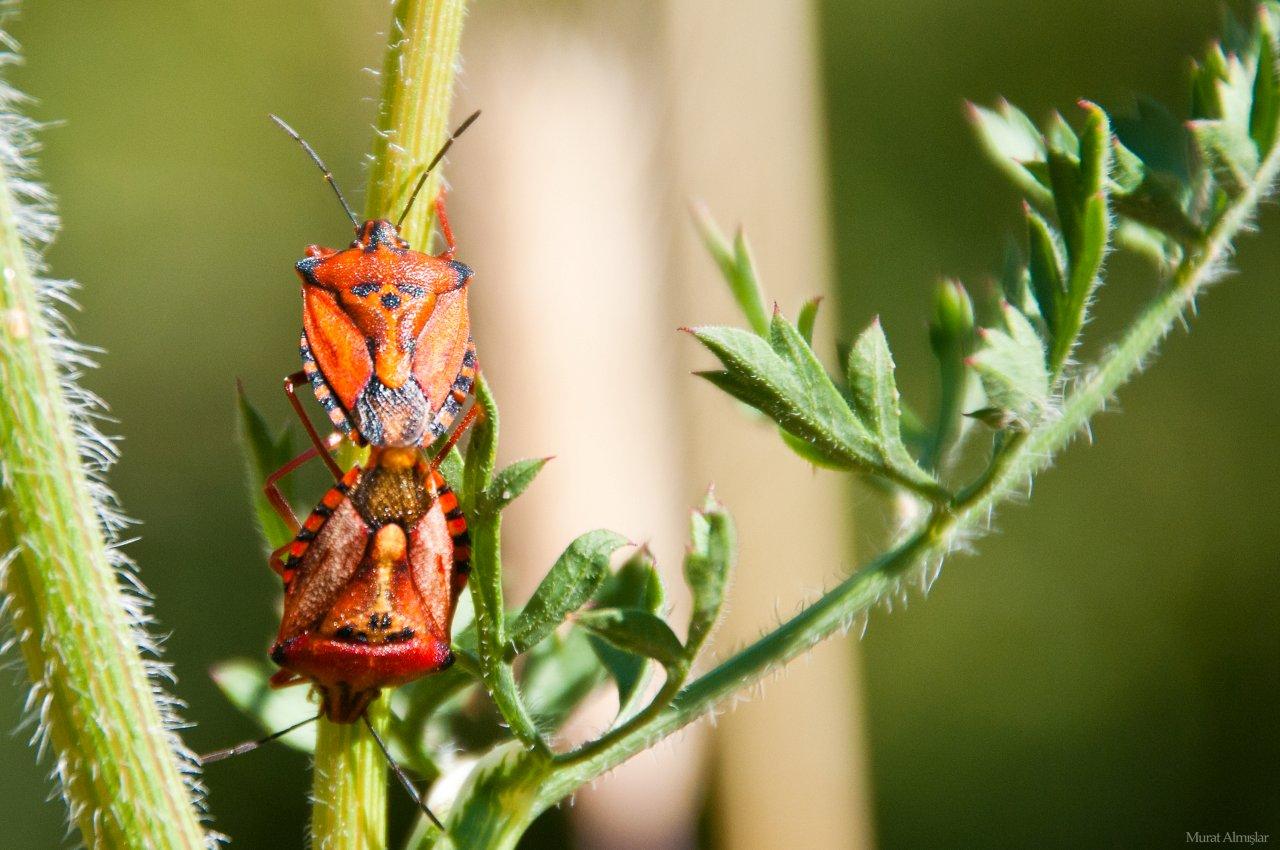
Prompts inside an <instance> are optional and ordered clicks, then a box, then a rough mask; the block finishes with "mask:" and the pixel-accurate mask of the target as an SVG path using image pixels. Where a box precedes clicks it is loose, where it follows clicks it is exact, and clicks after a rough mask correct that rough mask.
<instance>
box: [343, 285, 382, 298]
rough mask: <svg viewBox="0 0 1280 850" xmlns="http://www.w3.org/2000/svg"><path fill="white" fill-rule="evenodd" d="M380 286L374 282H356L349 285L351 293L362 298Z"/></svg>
mask: <svg viewBox="0 0 1280 850" xmlns="http://www.w3.org/2000/svg"><path fill="white" fill-rule="evenodd" d="M381 288H382V287H381V285H379V284H376V283H357V284H356V285H355V286H353V287H351V294H352V295H358V296H359V297H361V298H363V297H365V296H366V295H372V294H373V293H375V292H377V291H378V290H379V289H381Z"/></svg>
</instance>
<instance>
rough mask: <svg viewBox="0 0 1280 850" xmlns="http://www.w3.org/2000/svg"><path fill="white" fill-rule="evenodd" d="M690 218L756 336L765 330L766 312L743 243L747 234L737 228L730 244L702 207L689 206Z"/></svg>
mask: <svg viewBox="0 0 1280 850" xmlns="http://www.w3.org/2000/svg"><path fill="white" fill-rule="evenodd" d="M693 222H694V225H695V226H696V227H697V229H698V233H699V235H701V237H702V244H703V245H705V246H706V248H707V253H709V254H711V258H712V259H713V260H715V263H716V265H717V266H719V267H720V274H721V275H722V276H723V277H724V279H725V282H726V283H728V284H729V291H730V293H732V295H733V300H734V301H736V302H737V303H738V307H739V309H741V310H742V313H743V315H744V316H745V317H746V319H747V324H748V325H750V326H751V329H752V330H754V331H755V332H756V333H757V334H759V335H760V336H764V335H765V334H766V333H768V328H769V314H768V311H766V310H765V306H764V293H763V292H762V291H761V289H760V281H759V279H758V278H757V276H756V267H755V261H754V260H753V259H752V257H751V248H750V246H748V245H747V237H746V235H745V234H744V233H743V231H742V229H741V228H739V229H738V231H737V233H736V234H734V239H733V244H732V245H730V244H729V240H727V239H726V238H725V236H724V234H723V233H722V232H721V231H720V228H719V227H717V226H716V223H715V222H714V221H712V219H711V215H710V213H709V212H707V210H706V209H705V208H703V207H695V208H694V210H693Z"/></svg>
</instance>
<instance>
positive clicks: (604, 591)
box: [590, 547, 666, 723]
mask: <svg viewBox="0 0 1280 850" xmlns="http://www.w3.org/2000/svg"><path fill="white" fill-rule="evenodd" d="M592 601H593V603H594V604H595V605H596V606H598V607H600V608H636V609H639V610H641V611H646V612H648V613H650V614H657V613H659V612H660V611H661V610H662V606H663V604H664V603H665V601H666V589H665V588H664V587H663V586H662V578H661V576H659V575H658V571H657V569H656V568H655V566H654V563H653V556H652V555H650V554H649V550H648V549H647V548H645V547H641V548H640V549H638V550H637V551H636V553H635V554H634V555H632V556H631V557H630V558H629V559H627V562H626V563H625V564H623V565H622V566H621V567H619V568H618V571H617V572H616V573H614V574H613V575H611V576H609V577H608V578H607V579H605V582H604V584H602V585H601V586H600V590H599V591H598V592H597V593H596V595H595V598H594V599H593V600H592ZM590 641H591V648H592V649H593V650H595V653H596V655H597V656H598V657H599V658H600V663H602V664H603V665H604V668H605V670H606V671H608V673H609V676H610V678H612V679H613V681H614V684H615V685H616V686H617V689H618V715H617V720H616V721H615V722H617V723H620V722H623V721H625V720H626V719H627V718H629V717H630V716H631V715H632V714H634V713H635V711H636V710H638V709H639V707H640V705H641V704H642V700H643V697H644V686H645V684H646V682H647V681H648V672H649V670H650V669H651V668H650V665H649V663H648V660H647V659H645V658H643V657H640V656H638V655H633V654H631V653H629V652H624V651H623V650H621V649H618V648H617V647H615V646H613V645H612V644H610V643H608V642H607V641H605V640H602V639H601V638H598V637H594V636H593V637H591V638H590Z"/></svg>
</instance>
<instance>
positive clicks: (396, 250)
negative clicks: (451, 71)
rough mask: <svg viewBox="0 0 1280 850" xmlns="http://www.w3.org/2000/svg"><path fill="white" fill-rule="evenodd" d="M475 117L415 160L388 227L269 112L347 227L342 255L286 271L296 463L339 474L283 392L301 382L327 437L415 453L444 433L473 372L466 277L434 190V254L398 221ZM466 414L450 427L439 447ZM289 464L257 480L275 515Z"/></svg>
mask: <svg viewBox="0 0 1280 850" xmlns="http://www.w3.org/2000/svg"><path fill="white" fill-rule="evenodd" d="M479 115H480V113H479V112H475V113H473V114H472V115H471V116H470V117H468V118H467V120H466V121H464V122H463V123H462V124H461V125H460V126H459V127H458V129H457V130H455V131H454V132H453V134H452V135H451V136H450V137H449V139H448V140H447V141H446V142H445V144H444V145H443V146H442V147H441V148H440V151H439V152H438V153H437V154H436V155H435V157H433V158H432V160H431V162H430V163H428V164H427V167H426V169H425V170H424V172H423V174H422V176H421V178H420V179H419V180H418V183H417V185H416V187H415V188H414V191H413V193H412V194H411V195H410V197H409V200H408V202H407V203H406V204H405V208H404V210H403V211H402V212H401V214H400V217H399V218H398V219H397V220H396V222H395V223H394V224H393V223H392V222H391V221H390V220H387V219H371V220H369V221H366V222H364V223H363V224H361V223H360V221H359V220H358V219H357V218H356V215H355V213H354V212H352V210H351V207H350V205H349V204H348V203H347V201H346V198H345V197H344V196H343V194H342V191H341V189H339V188H338V184H337V183H336V181H334V179H333V175H332V173H331V172H330V171H329V169H328V168H327V167H325V165H324V162H323V161H322V160H321V159H320V157H319V156H318V155H317V154H316V152H315V151H314V150H313V149H312V147H311V146H310V145H309V144H307V142H306V141H305V140H304V139H303V138H302V137H301V136H299V135H298V133H297V132H295V131H294V130H293V128H291V127H289V125H287V124H285V123H284V122H283V121H281V120H280V119H279V118H277V117H276V116H274V115H273V116H271V117H272V120H274V121H275V122H276V123H277V124H278V125H279V126H280V127H281V128H282V129H283V130H284V131H285V132H286V133H288V134H289V135H290V136H291V137H293V138H294V139H295V140H297V141H298V142H299V144H301V145H302V147H303V149H304V150H305V151H306V152H307V154H308V155H309V156H310V157H311V159H312V160H313V161H314V162H315V164H316V165H317V166H318V167H319V168H320V170H321V172H323V174H324V177H325V180H326V181H328V183H329V185H330V186H332V187H333V190H334V193H335V194H336V195H337V197H338V201H339V202H340V203H341V204H342V208H343V210H345V211H346V213H347V217H348V218H350V219H351V223H352V225H353V226H354V227H355V231H356V238H355V240H354V241H353V242H352V243H351V245H350V246H349V247H347V248H345V249H342V250H339V249H336V248H324V247H321V246H318V245H311V246H309V247H308V248H307V249H306V256H305V257H304V258H303V259H301V260H299V261H298V263H297V266H296V268H297V272H298V275H299V277H300V278H301V279H302V299H303V314H302V318H303V321H302V324H303V328H302V339H301V345H300V350H301V355H302V361H303V370H302V371H301V372H296V373H294V374H292V375H289V376H288V377H287V378H286V379H285V392H286V394H287V395H288V396H289V400H290V403H291V404H292V405H293V407H294V410H295V411H296V412H297V413H298V416H299V417H300V418H301V419H302V422H303V425H304V426H305V427H306V429H307V433H308V435H309V436H310V437H311V440H312V443H313V449H312V450H310V451H308V452H307V453H306V454H305V457H300V458H299V459H298V460H299V462H303V461H305V460H308V459H310V457H313V456H315V455H317V454H320V455H322V456H324V457H325V460H326V462H327V463H328V465H329V467H330V470H331V471H333V472H334V475H335V477H339V476H340V475H341V470H340V469H338V467H337V465H336V464H335V463H334V462H333V460H332V459H331V458H330V457H328V451H327V447H326V445H325V444H324V443H323V442H322V441H321V440H320V438H319V435H318V434H317V433H316V431H315V428H314V426H312V425H311V422H310V420H309V419H308V418H307V416H306V414H305V412H304V411H303V410H302V407H301V405H300V404H299V403H298V400H297V397H296V395H295V394H294V390H295V388H296V387H297V386H299V385H300V384H302V383H310V384H311V387H312V390H313V391H314V393H315V396H316V400H317V401H319V403H320V406H321V407H323V408H324V409H325V412H326V413H327V414H328V415H329V419H330V421H331V422H332V423H333V425H334V427H335V428H336V429H337V430H338V432H339V433H340V434H344V435H348V436H350V438H351V439H352V440H354V441H355V442H357V443H358V444H362V445H363V444H368V445H372V446H391V447H415V448H416V447H419V446H421V447H424V448H425V447H427V446H430V445H431V444H432V443H433V442H435V440H436V439H437V438H439V437H442V436H444V435H445V434H446V433H448V431H449V429H450V427H451V426H452V425H453V424H454V422H455V420H456V419H457V417H458V414H459V413H460V412H461V411H462V409H463V405H464V404H465V402H466V400H467V398H468V396H469V395H470V393H471V391H472V388H473V385H474V382H475V377H476V373H477V370H478V368H479V367H478V364H477V361H476V350H475V343H474V341H473V340H472V338H471V318H470V311H469V308H468V302H467V284H468V282H469V281H470V279H471V275H472V272H471V269H469V268H468V267H467V266H465V265H463V264H462V263H460V262H458V261H457V260H455V259H454V252H455V248H456V246H455V243H454V238H453V231H452V229H451V228H450V226H449V218H448V215H447V214H446V212H445V205H444V193H443V191H442V192H441V193H440V194H439V195H437V197H436V200H435V207H436V221H437V222H438V223H439V226H440V232H441V234H442V235H443V236H444V240H445V249H444V251H442V252H441V253H439V254H428V253H423V252H421V251H415V250H413V249H412V248H410V247H409V243H408V242H407V241H406V240H405V239H404V238H403V237H402V236H401V233H400V225H401V224H403V222H404V219H405V217H406V216H407V215H408V214H409V210H410V209H411V208H412V207H413V203H414V201H415V200H416V199H417V196H418V193H419V192H420V191H421V189H422V186H423V185H424V184H425V182H426V179H427V176H428V175H429V174H430V173H431V170H432V169H433V168H435V166H436V165H437V164H438V163H439V162H440V160H441V159H443V157H444V155H445V154H446V153H447V152H448V150H449V148H450V146H451V145H452V144H453V141H454V140H455V139H456V138H458V136H460V135H461V134H462V133H463V132H464V131H465V130H466V129H467V128H468V127H469V126H471V123H472V122H473V121H475V120H476V118H478V117H479ZM473 410H474V409H473ZM473 415H474V414H469V415H468V417H467V418H464V419H463V421H462V422H461V423H459V426H458V428H456V429H455V431H454V433H453V435H452V437H451V440H450V443H449V444H450V445H452V442H454V441H456V440H457V439H458V438H459V437H460V436H461V435H462V432H463V431H464V430H465V428H466V427H467V426H468V425H469V424H470V422H471V419H472V418H473ZM339 439H340V438H339ZM446 450H447V447H446ZM442 455H443V452H442V453H441V455H440V456H442ZM433 465H434V464H433ZM292 468H294V466H292V465H291V466H289V467H288V469H282V470H280V471H279V472H277V473H276V474H275V475H273V476H272V477H271V478H270V479H268V495H269V496H271V498H272V501H273V503H276V505H277V508H279V507H280V506H281V502H282V501H283V500H281V499H280V498H279V496H278V494H277V493H275V492H274V490H275V487H274V483H275V481H276V480H278V479H279V477H280V476H281V475H283V474H286V473H287V472H288V471H289V470H291V469H292Z"/></svg>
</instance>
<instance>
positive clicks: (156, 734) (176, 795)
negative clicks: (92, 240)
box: [0, 89, 205, 848]
mask: <svg viewBox="0 0 1280 850" xmlns="http://www.w3.org/2000/svg"><path fill="white" fill-rule="evenodd" d="M17 100H18V96H17V95H15V94H14V93H12V92H11V91H9V90H7V89H6V90H3V91H0V126H2V127H3V130H2V133H3V137H2V138H0V508H2V509H3V513H2V519H0V552H3V553H7V555H5V557H4V559H3V560H4V561H7V562H8V566H7V569H6V570H5V572H4V592H5V599H6V602H5V604H6V606H7V608H8V613H9V616H10V618H11V620H12V626H13V630H14V633H15V636H16V642H17V645H18V648H19V649H20V651H21V654H22V658H23V661H24V662H25V664H26V669H27V675H28V677H29V679H30V681H31V686H32V687H31V696H30V699H29V708H30V710H31V711H32V712H33V713H34V715H35V721H36V723H37V724H38V727H37V729H38V731H37V738H38V739H39V740H40V741H41V745H42V748H43V747H49V748H51V749H52V751H53V758H54V765H55V766H54V774H55V777H56V779H57V781H58V783H59V785H60V786H61V792H62V795H63V797H64V798H65V799H66V801H67V805H68V806H69V808H70V814H71V818H72V820H73V821H74V823H75V825H76V826H77V827H78V828H79V830H80V835H81V838H82V840H83V842H84V843H85V844H86V845H87V846H90V847H95V848H96V847H110V848H131V847H137V848H144V847H165V848H196V847H203V846H205V836H204V830H203V829H202V828H201V825H200V818H199V812H198V810H197V804H196V797H197V795H198V790H199V789H198V786H197V785H196V783H195V782H194V779H193V778H192V777H193V776H194V771H195V767H194V761H193V760H192V758H191V756H190V754H189V753H187V752H186V751H185V750H184V749H183V748H182V746H181V744H180V743H179V742H178V740H177V738H176V736H175V735H174V734H173V732H172V731H171V725H172V724H171V722H170V721H171V718H170V717H169V716H168V713H169V710H170V709H171V708H172V707H173V706H174V703H173V701H172V700H171V699H170V698H169V697H167V696H166V695H165V694H164V693H163V692H162V691H161V690H160V688H159V687H158V685H157V684H156V683H155V681H154V680H153V678H152V676H151V675H150V674H152V673H156V672H160V668H159V665H158V663H157V662H147V661H144V659H143V654H144V653H149V654H152V655H154V654H155V644H154V642H153V641H151V639H150V638H149V637H148V636H147V634H146V631H145V626H146V613H145V607H146V606H145V602H144V599H143V598H142V596H141V594H140V591H139V589H138V587H139V586H138V584H137V580H136V578H135V577H134V576H133V575H131V574H129V573H128V572H127V570H128V569H129V565H128V563H127V561H126V560H125V558H124V557H123V555H122V554H121V553H119V552H118V551H116V550H115V548H114V544H115V542H116V541H115V531H116V530H117V528H118V527H119V525H120V524H121V523H122V522H123V520H122V519H121V518H120V517H119V516H118V515H116V513H115V507H114V499H113V497H112V495H111V494H110V492H109V491H107V489H106V487H105V486H104V485H103V484H102V483H101V481H100V480H99V475H100V473H101V472H102V471H104V470H105V468H106V466H108V465H109V464H110V462H111V460H112V459H113V458H114V448H113V446H112V445H111V443H110V442H109V441H108V440H106V439H105V438H103V437H102V436H101V435H100V434H98V432H97V431H96V429H94V427H93V424H92V421H91V417H92V416H93V415H94V412H95V411H94V408H95V407H96V406H97V402H96V399H94V398H93V397H92V396H90V395H89V394H88V393H86V392H85V391H83V390H81V389H80V388H79V387H78V386H77V385H76V383H75V380H74V379H75V376H76V372H77V371H78V370H79V369H81V368H83V367H85V366H86V365H89V364H88V362H87V360H86V359H85V349H84V348H83V347H82V346H78V345H77V344H76V343H74V342H73V341H71V340H70V339H69V338H68V337H67V335H66V328H65V325H64V324H63V322H62V320H61V318H60V316H59V314H58V312H57V310H56V303H55V302H56V301H58V300H62V299H65V288H66V286H67V285H66V284H62V283H58V282H54V281H47V280H42V279H41V278H40V277H39V274H40V272H41V268H40V257H39V251H40V249H41V248H42V247H43V243H44V242H45V241H47V239H48V238H49V237H50V236H51V235H52V231H53V229H54V226H55V221H54V219H53V217H52V216H51V215H50V214H49V213H48V212H47V210H46V208H45V207H46V205H47V199H46V198H45V197H44V196H43V193H42V190H40V189H39V187H36V186H34V185H33V184H31V183H29V182H28V180H27V175H26V170H27V162H26V160H25V156H26V153H27V151H28V150H29V149H30V145H31V139H30V135H29V133H30V130H31V129H32V127H31V125H30V124H29V123H27V122H26V121H25V120H24V119H23V118H22V117H21V116H19V115H17V114H16V113H15V112H14V111H13V110H12V107H13V106H14V104H15V102H16V101H17ZM149 667H151V668H153V669H149ZM184 774H185V775H184ZM12 840H17V841H18V843H21V839H20V838H18V839H12Z"/></svg>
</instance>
